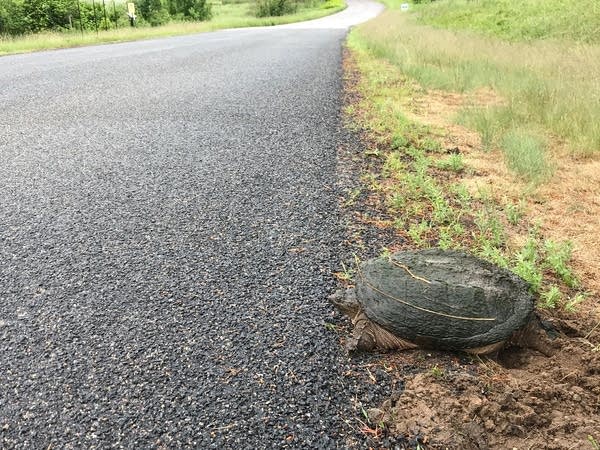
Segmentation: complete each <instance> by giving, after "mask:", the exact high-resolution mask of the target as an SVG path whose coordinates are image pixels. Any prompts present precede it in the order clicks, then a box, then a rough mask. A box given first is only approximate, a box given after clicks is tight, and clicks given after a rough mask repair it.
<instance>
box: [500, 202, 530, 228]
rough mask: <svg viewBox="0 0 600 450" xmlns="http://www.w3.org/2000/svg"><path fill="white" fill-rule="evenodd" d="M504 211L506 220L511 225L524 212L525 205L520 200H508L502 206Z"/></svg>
mask: <svg viewBox="0 0 600 450" xmlns="http://www.w3.org/2000/svg"><path fill="white" fill-rule="evenodd" d="M504 212H505V213H506V219H507V220H508V222H509V223H510V224H512V225H517V224H518V223H519V222H520V221H521V219H522V218H523V215H524V214H525V207H524V206H523V203H522V202H519V203H512V202H510V201H509V202H508V203H506V206H504Z"/></svg>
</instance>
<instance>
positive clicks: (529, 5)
mask: <svg viewBox="0 0 600 450" xmlns="http://www.w3.org/2000/svg"><path fill="white" fill-rule="evenodd" d="M419 15H420V17H419V21H420V22H421V23H424V24H429V25H434V26H436V27H440V28H447V29H454V30H472V31H476V32H478V33H481V34H486V35H489V36H498V37H501V38H503V39H507V40H511V41H522V40H540V39H555V40H565V39H567V40H572V41H578V42H585V43H590V44H592V43H596V44H597V43H600V2H598V0H577V1H573V0H526V1H523V0H451V1H450V0H438V1H436V2H432V3H431V4H427V5H426V6H425V7H424V8H421V9H420V10H419Z"/></svg>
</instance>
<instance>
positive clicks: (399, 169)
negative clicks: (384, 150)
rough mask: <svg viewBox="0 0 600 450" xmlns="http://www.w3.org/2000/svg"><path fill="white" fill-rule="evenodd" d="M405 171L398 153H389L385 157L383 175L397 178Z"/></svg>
mask: <svg viewBox="0 0 600 450" xmlns="http://www.w3.org/2000/svg"><path fill="white" fill-rule="evenodd" d="M405 171H406V165H405V164H404V163H403V162H402V155H401V153H400V152H391V153H390V154H388V155H387V157H386V160H385V164H384V165H383V173H384V174H385V175H388V176H395V177H399V176H401V175H402V174H403V173H404V172H405Z"/></svg>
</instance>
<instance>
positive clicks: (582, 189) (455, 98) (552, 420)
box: [340, 58, 600, 450]
mask: <svg viewBox="0 0 600 450" xmlns="http://www.w3.org/2000/svg"><path fill="white" fill-rule="evenodd" d="M345 68H346V74H347V83H348V84H349V86H348V92H349V94H350V96H349V97H348V99H347V100H348V101H350V102H355V101H357V95H358V94H357V91H356V89H352V84H355V83H356V82H357V77H358V76H359V75H358V74H357V72H356V68H355V67H353V65H352V63H351V61H349V60H348V58H347V59H346V61H345ZM476 97H477V101H481V102H486V101H488V102H499V101H501V100H498V98H497V97H496V96H495V95H494V94H493V92H485V91H482V92H481V93H479V94H477V96H476ZM465 102H473V97H470V98H469V99H465V98H464V97H462V96H461V95H459V94H453V93H443V92H433V93H422V95H421V96H420V97H418V98H416V99H415V100H414V102H413V103H412V104H411V109H412V112H411V117H412V118H413V119H415V120H420V121H421V122H422V123H426V124H428V125H431V126H433V127H434V128H436V129H438V132H437V137H438V138H439V139H441V140H442V145H443V146H444V148H458V151H459V152H460V153H461V154H462V155H463V156H464V158H465V162H466V163H467V164H468V166H469V167H471V168H472V171H471V172H470V173H469V174H468V175H466V176H465V178H463V180H462V181H463V182H465V183H466V184H467V185H468V186H470V187H471V188H472V190H473V191H474V192H475V191H477V190H478V189H481V188H482V187H483V188H486V189H487V190H488V191H489V192H491V193H492V195H493V196H494V197H496V198H497V199H499V200H506V199H510V200H512V201H517V200H519V199H523V198H525V201H526V202H527V210H526V211H527V214H528V216H529V217H532V218H533V219H534V220H539V221H540V222H541V223H542V228H541V231H542V233H543V234H544V235H545V236H547V237H551V238H554V239H556V240H559V241H562V240H565V239H570V240H572V241H573V242H574V244H575V251H574V260H575V268H576V269H577V271H578V275H579V276H580V277H581V279H582V282H583V285H584V286H585V288H586V289H587V290H588V291H589V292H591V294H592V295H591V298H590V299H588V300H587V301H586V302H584V305H583V306H582V307H581V308H580V309H579V311H578V312H577V313H566V312H564V311H563V312H558V311H555V312H553V317H552V318H548V319H549V320H550V321H551V322H552V323H553V325H554V326H555V328H556V329H557V330H558V334H559V337H558V339H557V341H556V345H557V348H558V351H557V353H556V354H555V355H553V356H552V357H546V356H543V355H541V354H540V353H538V352H536V351H534V350H531V349H517V348H509V349H506V350H504V351H503V352H502V353H501V354H500V355H499V357H498V358H497V359H495V360H492V359H478V358H475V359H472V358H471V357H468V356H464V355H462V356H461V355H452V354H448V353H438V352H428V351H424V350H415V351H408V352H402V353H395V354H387V355H381V358H380V359H379V360H378V362H377V363H375V364H376V365H377V366H378V368H379V370H384V371H386V372H387V373H391V374H392V375H393V377H395V379H396V383H395V384H394V386H398V388H396V389H394V390H393V392H390V398H389V399H388V400H386V401H385V402H384V403H383V404H380V405H366V406H369V408H367V410H366V412H367V415H368V417H369V420H368V421H367V423H362V422H361V423H362V425H363V426H362V427H361V430H362V432H363V434H364V436H365V442H366V445H367V446H368V447H370V448H399V449H404V448H411V449H414V448H421V449H464V450H469V449H519V450H521V449H557V450H558V449H586V448H587V449H590V450H597V448H598V447H594V445H593V444H592V442H591V441H590V437H592V438H593V439H595V440H596V441H598V442H600V345H598V343H599V342H600V308H599V307H598V303H599V302H598V296H597V295H598V292H600V276H599V275H600V256H599V255H598V251H597V249H598V248H599V244H600V238H599V236H600V233H599V232H598V231H597V230H600V162H599V161H595V160H592V159H582V160H578V159H575V158H572V157H570V156H569V155H568V154H567V153H566V152H565V151H563V150H562V149H561V148H560V147H561V146H560V145H559V144H558V143H556V145H555V149H554V161H555V164H556V165H557V167H560V170H557V171H556V175H555V177H554V178H553V179H552V181H551V183H549V184H548V185H545V186H541V187H539V188H535V189H531V188H530V187H528V186H526V185H525V184H523V183H522V182H521V181H520V180H518V179H516V178H515V177H514V176H513V175H512V174H511V173H510V172H509V171H508V170H507V169H506V168H505V166H504V165H503V164H499V163H498V161H499V158H501V154H500V153H499V152H488V153H485V152H482V151H480V150H479V149H480V147H481V145H480V141H479V137H478V136H477V134H476V133H474V132H472V131H470V130H468V129H466V128H464V127H461V126H458V125H456V124H454V123H452V119H453V116H454V114H455V113H456V111H458V110H459V109H460V108H461V107H462V106H463V105H464V104H465ZM359 114H360V112H359ZM440 130H441V131H440ZM365 139H366V138H365ZM371 145H374V144H372V143H370V142H365V143H364V147H365V148H369V147H370V146H371ZM340 156H341V158H340V160H341V170H342V171H343V172H345V175H344V176H346V177H347V180H346V182H347V183H350V184H349V185H352V184H351V179H352V173H354V178H355V179H356V178H358V176H360V174H361V173H365V171H368V172H371V173H377V170H378V169H380V167H378V164H380V163H379V162H378V160H377V159H369V158H364V157H362V158H359V157H358V154H357V153H356V152H355V153H349V152H348V151H347V149H346V150H344V149H342V150H341V153H340ZM360 185H361V184H360V183H356V184H354V185H352V186H354V187H356V186H359V187H360ZM524 193H526V196H525V197H524V195H523V194H524ZM342 203H343V202H342ZM344 208H345V210H346V213H347V214H349V215H350V217H349V220H348V221H349V222H350V229H351V237H350V239H349V240H350V241H351V243H350V244H351V245H353V246H354V248H355V249H356V252H357V254H358V255H360V256H361V257H364V256H372V255H373V254H378V253H379V252H380V250H381V248H382V247H387V248H389V249H391V250H395V249H399V248H410V243H409V242H407V241H406V240H404V239H402V237H400V236H398V235H394V233H393V232H392V231H391V230H390V229H389V228H388V227H386V221H389V217H388V216H387V213H386V211H385V206H384V204H383V202H382V201H381V199H378V198H377V195H376V194H373V193H369V192H368V190H363V191H361V194H360V195H359V196H357V197H356V198H355V199H353V202H352V204H351V205H349V204H344ZM521 231H522V232H523V234H524V235H526V233H527V230H521ZM522 238H523V236H519V235H518V234H515V235H513V236H510V239H511V241H513V242H514V243H515V245H516V244H517V243H518V242H519V241H520V240H521V239H522ZM509 245H510V243H509ZM366 370H369V369H368V368H367V369H366ZM370 370H371V371H373V370H374V368H373V367H371V369H370ZM369 373H370V372H369Z"/></svg>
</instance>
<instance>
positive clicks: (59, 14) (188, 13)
mask: <svg viewBox="0 0 600 450" xmlns="http://www.w3.org/2000/svg"><path fill="white" fill-rule="evenodd" d="M134 3H135V6H136V14H137V19H138V21H139V23H140V24H149V25H153V26H155V25H161V24H163V23H167V22H169V21H171V20H208V19H210V18H211V16H212V12H211V5H210V3H209V2H208V1H207V0H138V1H135V2H134ZM128 24H129V19H128V17H127V5H126V3H123V2H122V1H116V2H115V0H104V1H103V0H95V1H93V2H92V1H91V0H0V35H13V36H14V35H20V34H27V33H38V32H40V31H47V30H52V31H65V30H71V29H82V30H94V29H96V28H101V29H102V28H112V27H115V26H127V25H128Z"/></svg>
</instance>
